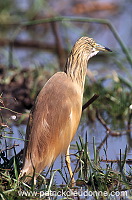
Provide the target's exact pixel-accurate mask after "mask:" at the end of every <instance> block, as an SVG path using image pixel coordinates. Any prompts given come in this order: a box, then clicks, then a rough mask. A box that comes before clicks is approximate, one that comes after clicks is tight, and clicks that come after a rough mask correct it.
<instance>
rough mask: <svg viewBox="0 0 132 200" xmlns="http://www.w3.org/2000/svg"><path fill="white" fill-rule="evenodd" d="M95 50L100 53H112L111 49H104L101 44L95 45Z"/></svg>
mask: <svg viewBox="0 0 132 200" xmlns="http://www.w3.org/2000/svg"><path fill="white" fill-rule="evenodd" d="M95 49H97V50H98V51H110V52H112V50H111V49H109V48H107V47H104V46H102V45H100V44H96V45H95Z"/></svg>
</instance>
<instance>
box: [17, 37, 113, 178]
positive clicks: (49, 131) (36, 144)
mask: <svg viewBox="0 0 132 200" xmlns="http://www.w3.org/2000/svg"><path fill="white" fill-rule="evenodd" d="M99 51H111V50H110V49H108V48H106V47H103V46H101V45H99V44H97V43H96V42H95V41H94V40H93V39H92V38H89V37H81V38H80V39H79V40H78V41H77V42H76V43H75V45H74V46H73V48H72V50H71V53H70V55H69V57H68V59H67V62H66V65H65V68H64V72H57V73H55V74H54V75H53V76H52V77H51V78H50V79H49V80H48V81H47V83H46V84H45V85H44V87H43V88H42V90H41V91H40V93H39V95H38V97H37V99H36V102H35V104H34V106H33V108H32V110H31V113H30V116H29V120H28V125H27V130H26V138H25V147H24V160H23V168H22V170H21V174H20V176H24V175H26V179H25V181H26V182H29V181H30V180H31V177H32V176H33V174H34V181H36V178H37V176H38V175H39V174H40V173H41V172H42V171H43V169H44V168H45V167H46V166H50V165H51V164H52V163H53V162H54V161H55V159H56V158H57V157H58V155H59V154H63V153H64V154H66V155H67V156H66V164H67V167H68V170H69V173H70V176H71V178H73V177H72V176H73V174H72V170H71V167H70V158H69V156H68V155H69V145H70V142H71V141H72V139H73V137H74V135H75V133H76V131H77V128H78V125H79V121H80V118H81V113H82V100H83V92H84V83H85V76H86V71H87V63H88V60H89V59H90V58H91V57H92V56H94V55H96V54H97V53H98V52H99Z"/></svg>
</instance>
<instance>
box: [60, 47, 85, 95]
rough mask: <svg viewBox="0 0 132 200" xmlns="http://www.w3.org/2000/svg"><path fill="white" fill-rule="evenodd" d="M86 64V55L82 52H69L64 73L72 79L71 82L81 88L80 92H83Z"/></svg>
mask: <svg viewBox="0 0 132 200" xmlns="http://www.w3.org/2000/svg"><path fill="white" fill-rule="evenodd" d="M87 63H88V55H86V54H85V53H84V52H83V51H82V52H78V53H75V52H74V53H73V52H71V54H70V56H69V57H68V59H67V62H66V66H65V69H64V71H65V73H66V74H67V75H68V76H69V77H70V78H71V79H72V81H76V82H77V84H78V85H79V86H80V87H81V89H82V92H83V90H84V83H85V77H86V71H87Z"/></svg>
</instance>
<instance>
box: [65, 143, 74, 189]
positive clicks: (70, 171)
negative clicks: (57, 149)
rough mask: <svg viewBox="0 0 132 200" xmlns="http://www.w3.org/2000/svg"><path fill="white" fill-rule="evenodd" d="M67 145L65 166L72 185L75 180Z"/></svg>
mask: <svg viewBox="0 0 132 200" xmlns="http://www.w3.org/2000/svg"><path fill="white" fill-rule="evenodd" d="M69 147H70V146H69ZM69 147H68V149H67V151H66V155H65V162H66V166H67V169H68V171H69V174H70V177H71V185H72V187H73V186H74V185H75V180H74V177H73V172H72V168H71V160H70V154H69Z"/></svg>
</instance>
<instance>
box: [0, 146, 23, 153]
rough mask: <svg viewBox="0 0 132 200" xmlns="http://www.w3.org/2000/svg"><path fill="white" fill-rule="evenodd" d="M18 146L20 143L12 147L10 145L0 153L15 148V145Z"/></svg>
mask: <svg viewBox="0 0 132 200" xmlns="http://www.w3.org/2000/svg"><path fill="white" fill-rule="evenodd" d="M17 146H19V144H14V145H13V146H11V147H8V148H6V149H2V150H0V153H1V152H3V151H6V150H11V149H13V148H14V147H17Z"/></svg>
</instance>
